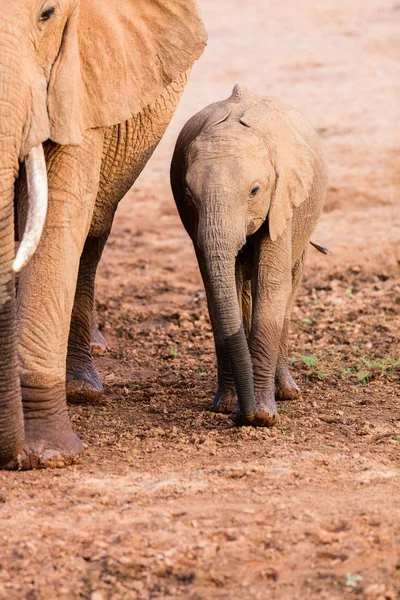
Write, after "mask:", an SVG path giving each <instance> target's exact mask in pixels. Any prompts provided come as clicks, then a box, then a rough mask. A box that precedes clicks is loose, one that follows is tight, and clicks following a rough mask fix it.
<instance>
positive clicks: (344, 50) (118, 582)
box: [0, 0, 400, 600]
mask: <svg viewBox="0 0 400 600" xmlns="http://www.w3.org/2000/svg"><path fill="white" fill-rule="evenodd" d="M201 7H202V10H203V15H204V19H205V22H206V25H207V28H208V31H209V37H210V42H209V46H208V48H207V50H206V52H205V54H204V56H203V57H202V59H201V60H200V61H199V63H198V64H197V65H196V66H195V68H194V70H193V73H192V76H191V80H190V83H189V85H188V87H187V90H186V92H185V94H184V97H183V99H182V102H181V105H180V108H179V110H178V112H177V114H176V117H175V119H174V121H173V123H172V124H171V127H170V129H169V131H168V132H167V135H166V136H165V138H164V140H163V142H162V144H161V145H160V147H159V149H158V150H157V152H156V154H155V156H154V157H153V159H152V161H151V163H150V164H149V165H148V167H147V169H146V170H145V172H144V174H143V175H142V176H141V178H140V180H139V181H138V183H137V185H136V187H135V189H134V190H132V191H131V192H130V193H129V194H128V196H127V198H126V199H125V200H124V201H123V202H122V204H121V206H120V209H119V211H118V213H117V217H116V222H115V227H114V230H113V234H112V236H111V238H110V242H109V244H108V247H107V249H106V252H105V256H104V260H103V262H102V264H101V268H100V273H99V281H98V302H99V315H100V323H101V326H102V328H103V330H104V333H105V335H106V337H107V339H108V342H109V345H110V349H109V351H108V352H107V353H106V354H105V355H103V356H99V357H97V358H96V363H97V366H98V369H99V371H100V373H101V375H102V376H103V379H104V380H105V383H106V385H107V395H106V398H105V400H104V402H102V403H101V404H100V405H97V406H75V407H71V416H72V419H73V421H74V424H75V428H76V430H77V431H78V433H79V435H80V436H81V438H82V439H83V440H84V442H85V445H86V450H85V454H84V456H83V459H82V462H81V463H80V464H78V465H75V466H73V467H71V468H68V469H64V470H55V471H36V472H21V473H7V472H3V473H0V540H1V544H2V551H1V557H0V598H1V599H3V598H4V599H7V600H8V599H26V600H47V599H57V600H58V599H74V598H81V599H88V600H89V599H90V600H108V599H110V600H111V599H112V600H128V599H129V600H150V599H161V598H171V599H175V598H176V599H178V598H184V599H189V600H208V599H210V598H218V599H224V600H236V599H237V600H239V599H240V600H247V599H256V598H259V599H261V600H269V599H279V600H309V599H310V598H311V599H326V600H339V599H342V598H343V599H347V598H349V599H350V598H355V599H367V600H395V599H398V598H400V504H399V496H398V494H399V493H400V466H399V451H400V409H399V388H400V352H399V342H398V340H399V330H400V317H399V314H400V281H399V264H400V249H399V248H400V246H399V244H398V238H399V226H400V211H399V201H398V194H399V192H398V190H399V189H400V185H399V160H398V155H399V153H398V148H399V142H398V141H399V133H400V132H399V123H400V119H399V112H400V111H399V106H400V103H399V99H400V94H399V92H400V89H399V87H400V61H399V58H400V39H399V19H400V4H398V3H396V1H395V0H368V2H365V1H361V0H348V1H347V2H334V1H333V0H321V1H320V2H317V3H316V2H312V1H311V0H302V2H295V1H294V0H289V1H288V2H281V1H278V0H271V1H269V2H265V0H249V1H248V2H242V0H231V1H230V2H224V3H223V2H215V1H212V0H201ZM237 82H239V83H242V84H245V85H248V86H249V87H250V88H251V89H253V90H254V91H257V92H260V93H265V94H270V95H273V96H276V97H279V98H280V99H282V100H284V101H286V102H288V103H292V104H294V105H295V106H296V107H298V108H300V109H301V110H302V111H303V112H304V113H305V114H306V115H307V116H308V117H309V119H310V120H311V121H312V123H313V124H314V125H315V127H316V128H317V129H318V130H319V132H320V134H321V136H322V138H323V139H324V141H325V145H326V149H327V154H328V160H329V165H330V173H331V174H330V187H329V191H328V197H327V202H326V210H325V212H324V215H323V216H322V218H321V222H320V224H319V226H318V229H317V231H316V232H315V234H314V238H313V239H314V240H315V241H316V242H318V243H321V244H323V245H326V246H328V247H329V248H330V250H331V251H332V252H333V255H332V256H329V257H324V256H322V255H319V254H318V253H317V252H316V251H314V250H313V249H310V253H309V261H308V267H307V271H306V276H305V281H304V283H303V286H302V288H301V292H300V294H299V298H298V302H297V305H296V309H295V311H294V315H293V323H292V337H291V342H292V345H291V353H292V356H293V358H292V363H293V371H294V374H295V377H296V379H297V381H298V382H299V384H301V388H302V392H303V396H302V398H301V399H299V400H297V401H295V402H292V403H281V405H280V420H279V424H278V425H277V426H276V427H275V428H273V429H271V430H265V429H263V430H257V429H252V428H243V429H238V428H236V427H235V426H234V425H232V424H231V422H230V421H229V419H228V418H227V417H226V416H220V415H214V414H212V413H209V412H207V411H206V410H205V409H206V408H207V406H208V404H209V403H210V400H211V398H212V396H213V392H214V391H215V385H216V372H215V364H214V353H213V343H212V334H211V328H210V324H209V319H208V315H207V309H206V304H205V298H204V292H203V290H202V284H201V280H200V277H199V274H198V270H197V265H196V263H195V259H194V254H193V251H192V248H191V245H190V242H189V240H188V238H187V237H186V234H185V232H184V230H183V228H182V226H181V224H180V222H179V219H178V217H177V213H176V211H175V207H174V204H173V200H172V197H171V194H170V191H169V187H168V166H169V160H170V156H171V153H172V148H173V143H174V140H175V138H176V135H177V133H178V131H179V130H180V128H181V127H182V125H183V123H184V122H185V121H186V119H187V118H188V117H189V116H191V115H192V114H193V113H194V112H195V111H197V110H199V109H200V108H202V107H203V106H205V105H206V104H207V103H209V102H211V101H214V100H217V99H221V98H224V97H226V96H228V95H229V93H230V91H231V88H232V87H233V85H234V84H235V83H237Z"/></svg>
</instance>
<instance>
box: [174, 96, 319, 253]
mask: <svg viewBox="0 0 400 600" xmlns="http://www.w3.org/2000/svg"><path fill="white" fill-rule="evenodd" d="M280 108H281V105H279V104H277V103H276V102H275V103H274V105H273V108H272V106H269V105H268V101H266V100H265V101H264V102H261V103H259V104H257V105H253V106H251V107H250V108H248V109H246V110H243V107H242V106H241V105H240V104H230V103H221V104H220V105H219V106H217V107H216V108H215V109H214V110H213V111H212V112H211V114H210V115H209V117H208V118H207V120H206V121H205V123H204V124H203V127H202V129H201V131H200V132H199V134H198V135H197V136H196V137H195V139H193V141H191V143H190V144H189V145H188V147H187V151H186V157H185V159H186V160H185V162H186V172H185V177H184V188H185V196H186V202H187V203H188V204H189V205H191V206H192V209H193V212H194V216H195V220H196V232H195V240H194V241H195V242H196V244H197V246H198V248H201V249H203V250H205V249H206V248H207V249H208V248H209V246H210V244H211V246H212V243H213V240H214V241H215V242H216V243H217V244H218V245H219V247H222V246H224V248H225V250H226V251H229V250H228V247H229V248H230V250H231V252H233V253H235V254H237V252H238V250H239V249H240V248H241V247H242V246H243V245H244V243H245V241H246V238H247V237H249V236H251V235H252V234H254V233H255V232H256V231H257V230H258V229H259V228H260V227H261V226H262V225H263V224H264V223H266V226H268V232H269V236H270V238H271V239H272V240H273V241H275V240H276V239H277V238H278V237H279V236H280V235H281V234H282V233H283V231H284V229H285V227H286V224H287V222H288V221H289V220H290V219H291V217H292V214H293V209H294V208H296V207H297V206H299V204H301V203H302V202H303V201H304V200H306V199H307V197H308V194H309V191H310V187H311V185H312V182H313V179H314V174H315V172H314V171H315V165H314V160H313V159H314V156H313V149H312V148H310V146H309V145H308V143H307V142H306V140H305V139H304V133H306V134H307V133H309V132H304V127H305V124H306V122H305V120H302V122H301V128H302V130H303V131H299V130H298V129H297V128H296V122H295V121H294V122H293V120H292V119H290V118H287V117H286V115H285V111H287V110H288V108H287V107H284V109H282V110H280ZM306 125H307V124H306ZM310 131H311V132H312V129H311V127H310ZM312 133H313V132H312ZM302 134H303V135H302ZM267 217H268V218H267ZM192 237H193V236H192Z"/></svg>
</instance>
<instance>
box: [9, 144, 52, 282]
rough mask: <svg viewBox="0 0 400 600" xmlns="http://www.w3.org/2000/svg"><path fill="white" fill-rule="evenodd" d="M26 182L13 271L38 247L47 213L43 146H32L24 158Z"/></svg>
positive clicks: (23, 265)
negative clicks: (22, 224) (24, 210)
mask: <svg viewBox="0 0 400 600" xmlns="http://www.w3.org/2000/svg"><path fill="white" fill-rule="evenodd" d="M25 170H26V179H27V184H28V202H29V206H28V214H27V218H26V225H25V231H24V235H23V237H22V240H21V243H20V245H19V248H18V251H17V255H16V257H15V259H14V262H13V266H12V268H13V271H14V273H19V271H21V269H23V268H24V267H25V266H26V265H27V264H28V262H29V261H30V259H31V258H32V256H33V255H34V253H35V250H36V248H37V247H38V244H39V241H40V237H41V235H42V232H43V227H44V224H45V221H46V215H47V201H48V190H47V170H46V161H45V158H44V152H43V146H42V144H40V146H36V147H35V148H32V150H31V151H30V152H29V154H28V155H27V156H26V158H25Z"/></svg>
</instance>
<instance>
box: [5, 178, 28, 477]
mask: <svg viewBox="0 0 400 600" xmlns="http://www.w3.org/2000/svg"><path fill="white" fill-rule="evenodd" d="M0 177H1V179H0V467H2V466H4V465H5V464H6V463H7V462H9V461H10V460H11V459H12V458H14V456H16V455H17V454H18V452H19V451H20V450H21V448H22V445H23V441H24V425H23V416H22V403H21V392H20V385H19V378H18V369H17V333H16V314H15V282H14V274H13V270H12V262H13V259H14V180H15V170H14V169H13V168H11V169H10V168H9V169H4V168H1V167H0Z"/></svg>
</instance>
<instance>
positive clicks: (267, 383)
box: [249, 228, 292, 425]
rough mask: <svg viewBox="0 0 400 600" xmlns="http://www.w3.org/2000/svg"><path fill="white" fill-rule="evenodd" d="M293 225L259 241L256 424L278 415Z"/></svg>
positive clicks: (255, 292) (253, 342)
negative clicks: (273, 237) (278, 372)
mask: <svg viewBox="0 0 400 600" xmlns="http://www.w3.org/2000/svg"><path fill="white" fill-rule="evenodd" d="M289 236H290V231H289V228H288V230H286V231H285V232H284V233H283V234H282V236H281V237H280V238H279V239H278V240H277V241H276V242H272V241H271V240H270V239H269V238H263V239H262V240H261V241H260V243H259V248H258V256H257V257H256V263H255V269H254V276H253V298H254V306H253V318H252V329H251V336H250V344H249V346H250V353H251V357H252V361H253V373H254V393H255V400H256V408H257V413H256V418H255V423H256V424H260V425H273V424H274V423H275V421H276V418H277V408H276V403H275V373H276V367H277V362H278V355H279V343H280V339H281V336H282V331H283V326H284V320H285V313H286V307H287V306H288V302H289V298H290V295H291V287H292V281H291V279H292V278H291V245H290V237H289Z"/></svg>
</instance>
